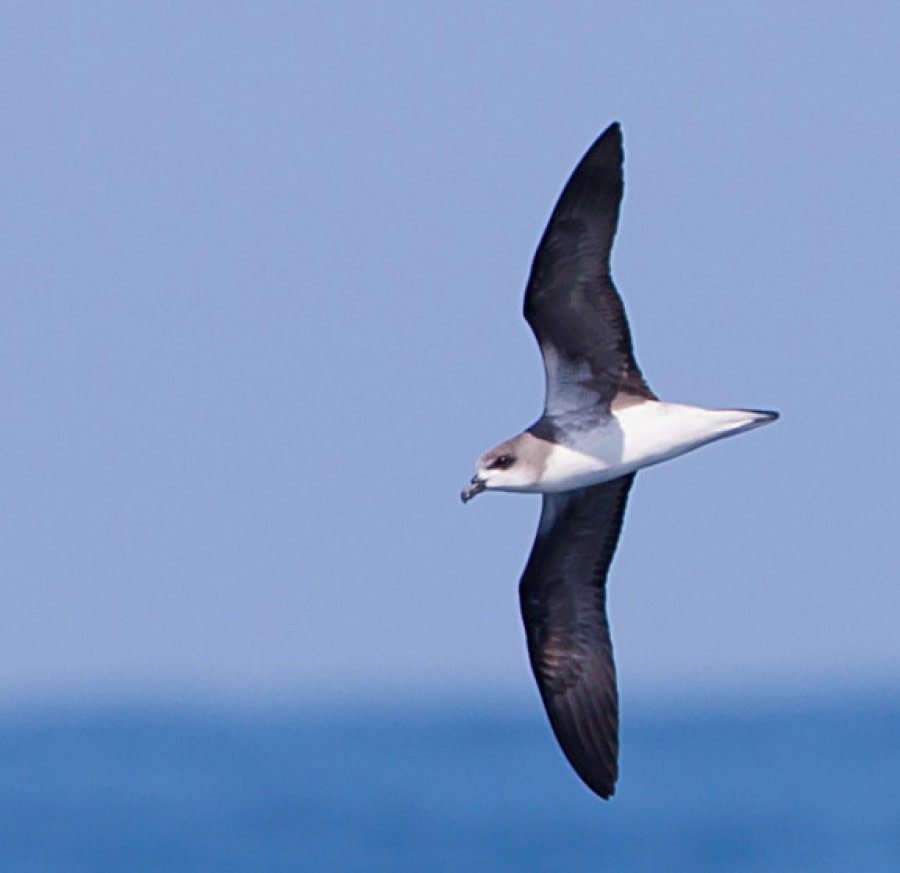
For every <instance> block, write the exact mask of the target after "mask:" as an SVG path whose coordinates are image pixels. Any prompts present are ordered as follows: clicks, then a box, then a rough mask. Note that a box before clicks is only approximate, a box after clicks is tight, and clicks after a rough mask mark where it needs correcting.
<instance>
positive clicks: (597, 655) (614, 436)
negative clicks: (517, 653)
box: [462, 122, 778, 798]
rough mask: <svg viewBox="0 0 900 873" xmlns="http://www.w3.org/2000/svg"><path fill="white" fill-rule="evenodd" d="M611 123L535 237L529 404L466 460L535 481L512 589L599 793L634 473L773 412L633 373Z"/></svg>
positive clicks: (544, 679)
mask: <svg viewBox="0 0 900 873" xmlns="http://www.w3.org/2000/svg"><path fill="white" fill-rule="evenodd" d="M622 161H623V152H622V133H621V130H620V128H619V124H618V123H617V122H616V123H613V124H611V125H610V126H609V127H608V128H607V129H606V130H605V131H604V132H603V133H602V134H601V135H600V137H599V138H598V139H597V140H596V141H595V142H594V144H593V145H592V146H591V147H590V148H589V149H588V151H587V153H586V154H585V156H584V157H583V158H582V159H581V162H580V163H579V164H578V166H577V167H576V168H575V171H574V172H573V173H572V176H571V178H570V179H569V181H568V182H567V183H566V186H565V188H564V189H563V192H562V194H561V195H560V198H559V201H558V202H557V204H556V207H555V208H554V210H553V213H552V215H551V216H550V221H549V223H548V225H547V228H546V230H545V231H544V235H543V237H542V238H541V241H540V244H539V245H538V248H537V252H536V253H535V256H534V261H533V262H532V266H531V275H530V276H529V279H528V285H527V287H526V290H525V311H524V314H525V319H526V320H527V322H528V324H529V325H530V326H531V329H532V330H533V331H534V335H535V337H536V338H537V341H538V345H539V346H540V349H541V355H542V357H543V359H544V373H545V377H546V398H545V403H544V412H543V415H542V416H541V418H540V419H539V420H538V421H537V422H536V423H535V424H534V425H532V426H531V427H529V428H528V429H527V430H525V431H524V432H523V433H520V434H519V435H518V436H516V437H513V438H512V439H510V440H507V441H506V442H503V443H500V445H498V446H496V447H495V448H493V449H491V450H490V451H489V452H487V453H485V454H484V455H482V456H481V458H479V460H478V468H477V469H478V472H477V473H476V474H475V476H473V477H472V480H471V482H470V483H469V485H467V486H466V488H465V489H464V490H463V492H462V499H463V502H466V501H468V500H470V499H471V498H473V497H474V496H475V495H476V494H480V493H481V492H482V491H521V492H525V493H538V494H542V495H543V508H542V511H541V518H540V522H539V524H538V529H537V535H536V537H535V541H534V546H533V547H532V549H531V555H530V557H529V559H528V564H527V565H526V567H525V571H524V573H523V574H522V578H521V581H520V583H519V599H520V606H521V610H522V618H523V620H524V623H525V634H526V638H527V642H528V655H529V658H530V661H531V668H532V670H533V671H534V676H535V679H536V680H537V685H538V689H539V690H540V694H541V698H542V700H543V702H544V707H545V708H546V710H547V715H548V716H549V718H550V724H551V726H552V728H553V732H554V734H555V735H556V739H557V740H558V741H559V744H560V746H561V747H562V750H563V752H564V754H565V756H566V758H568V760H569V763H570V764H571V765H572V767H573V768H574V769H575V771H576V773H578V775H579V776H580V777H581V778H582V779H583V780H584V782H585V783H586V784H587V785H588V787H589V788H591V789H592V790H593V791H595V792H596V793H597V794H599V795H600V796H601V797H603V798H609V797H611V796H612V794H613V792H614V791H615V784H616V779H617V776H618V760H617V759H618V748H619V741H618V723H619V717H618V693H617V691H616V673H615V665H614V664H613V654H612V641H611V639H610V634H609V624H608V621H607V617H606V577H607V572H608V570H609V565H610V562H611V560H612V556H613V552H614V551H615V549H616V543H617V542H618V539H619V533H620V531H621V529H622V517H623V515H624V514H625V503H626V501H627V499H628V491H629V489H630V488H631V484H632V482H633V481H634V477H635V473H636V471H637V470H640V469H642V468H643V467H649V466H651V465H652V464H658V463H660V462H661V461H667V460H669V458H675V457H677V456H678V455H683V454H684V453H685V452H689V451H691V450H692V449H696V448H698V447H699V446H702V445H705V444H706V443H710V442H712V441H713V440H718V439H722V438H724V437H729V436H734V435H735V434H739V433H743V432H744V431H748V430H752V429H753V428H755V427H760V426H761V425H764V424H768V423H769V422H771V421H775V419H776V418H778V414H777V413H776V412H765V411H761V410H755V409H705V408H703V407H700V406H686V405H684V404H681V403H669V402H666V401H662V400H660V399H659V398H658V397H657V396H656V395H655V394H654V393H653V391H651V390H650V388H649V386H648V385H647V382H646V381H645V379H644V377H643V375H642V374H641V371H640V368H639V367H638V365H637V361H636V360H635V356H634V351H633V349H632V343H631V334H630V332H629V329H628V321H627V319H626V317H625V310H624V308H623V306H622V300H621V298H620V297H619V295H618V293H617V292H616V288H615V285H613V281H612V278H611V276H610V267H609V256H610V249H611V248H612V241H613V236H614V235H615V232H616V225H617V223H618V218H619V205H620V203H621V201H622V188H623V182H622Z"/></svg>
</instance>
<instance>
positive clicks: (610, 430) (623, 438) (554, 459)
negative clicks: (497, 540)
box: [536, 400, 772, 492]
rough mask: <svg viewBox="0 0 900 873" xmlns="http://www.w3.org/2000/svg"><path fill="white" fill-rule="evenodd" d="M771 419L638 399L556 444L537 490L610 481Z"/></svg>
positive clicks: (742, 413)
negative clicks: (598, 423)
mask: <svg viewBox="0 0 900 873" xmlns="http://www.w3.org/2000/svg"><path fill="white" fill-rule="evenodd" d="M771 420H772V419H771V416H769V415H766V414H765V413H759V412H753V411H750V410H745V409H703V408H701V407H699V406H684V405H683V404H680V403H661V402H657V401H653V400H648V401H645V402H643V403H637V404H635V405H634V406H628V407H626V408H624V409H620V410H618V411H616V412H614V413H613V415H612V416H611V417H610V419H609V420H608V421H607V422H606V423H605V424H604V425H603V426H602V427H598V428H595V429H593V430H588V431H585V432H583V433H582V434H580V435H576V436H575V437H574V438H573V439H572V440H571V441H570V443H569V445H565V446H563V445H555V446H554V448H553V451H552V452H551V453H550V455H549V457H548V459H547V464H546V466H545V468H544V473H543V476H542V477H541V482H540V485H539V488H538V489H536V490H540V491H542V492H544V491H570V490H572V489H574V488H582V487H584V486H586V485H595V484H597V483H599V482H606V481H608V480H610V479H616V478H618V477H619V476H624V475H625V474H626V473H632V472H634V471H635V470H639V469H641V468H642V467H649V466H651V465H652V464H659V463H660V462H661V461H667V460H668V459H669V458H675V457H677V456H678V455H683V454H684V453H685V452H689V451H691V450H692V449H696V448H698V447H699V446H702V445H705V444H706V443H709V442H712V441H713V440H718V439H722V438H723V437H727V436H733V435H735V434H738V433H742V432H743V431H745V430H750V429H751V428H753V427H759V426H760V425H762V424H766V423H767V422H769V421H771ZM570 433H571V431H570Z"/></svg>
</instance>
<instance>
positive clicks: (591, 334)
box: [525, 123, 655, 417]
mask: <svg viewBox="0 0 900 873" xmlns="http://www.w3.org/2000/svg"><path fill="white" fill-rule="evenodd" d="M622 160H623V156H622V133H621V131H620V129H619V125H618V123H614V124H611V125H610V126H609V127H608V128H607V129H606V130H605V131H604V132H603V134H602V135H601V136H600V137H599V138H598V139H597V141H596V142H595V143H594V144H593V145H592V146H591V147H590V148H589V149H588V151H587V154H585V156H584V157H583V158H582V159H581V163H579V164H578V166H577V167H576V168H575V171H574V172H573V173H572V176H571V178H570V179H569V181H568V182H567V183H566V187H565V188H564V189H563V192H562V194H561V195H560V198H559V201H558V202H557V204H556V207H555V208H554V210H553V214H552V215H551V216H550V221H549V223H548V224H547V229H546V230H545V231H544V235H543V237H542V238H541V242H540V244H539V245H538V249H537V252H536V253H535V256H534V262H533V263H532V266H531V275H530V277H529V279H528V287H527V289H526V291H525V318H526V319H527V321H528V323H529V325H531V329H532V330H533V331H534V334H535V336H536V337H537V341H538V344H539V345H540V347H541V354H542V355H543V358H544V370H545V373H546V378H547V398H546V404H545V408H544V413H545V415H549V416H551V417H552V416H555V415H560V414H565V413H566V412H572V411H575V410H579V409H585V408H586V407H592V406H596V405H598V404H601V405H602V404H609V403H611V402H612V400H613V398H614V397H615V396H616V395H617V394H618V393H619V392H624V393H626V394H632V395H636V396H637V397H645V398H650V399H655V395H654V394H653V392H652V391H651V390H650V389H649V388H648V387H647V383H646V382H645V381H644V378H643V376H642V375H641V371H640V369H639V368H638V365H637V363H636V362H635V359H634V352H633V349H632V344H631V333H630V331H629V329H628V321H627V319H626V317H625V309H624V307H623V306H622V300H621V298H620V297H619V295H618V293H617V291H616V288H615V286H614V285H613V281H612V278H611V277H610V269H609V254H610V250H611V248H612V242H613V237H614V236H615V233H616V225H617V222H618V219H619V204H620V203H621V201H622V189H623V181H622Z"/></svg>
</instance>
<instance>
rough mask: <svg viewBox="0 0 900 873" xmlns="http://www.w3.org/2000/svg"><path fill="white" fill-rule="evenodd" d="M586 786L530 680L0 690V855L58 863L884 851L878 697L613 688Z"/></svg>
mask: <svg viewBox="0 0 900 873" xmlns="http://www.w3.org/2000/svg"><path fill="white" fill-rule="evenodd" d="M623 709H624V712H623V717H622V729H621V746H622V751H621V773H620V781H619V787H618V792H617V794H616V796H615V797H614V798H613V799H612V800H611V801H608V802H605V801H603V800H600V799H599V798H597V797H595V796H594V795H592V794H591V793H590V792H589V791H588V790H587V789H586V788H585V787H584V786H583V785H582V784H581V783H580V782H579V780H578V779H577V777H576V776H575V775H574V773H573V772H572V771H571V769H570V768H569V766H568V764H567V763H566V762H565V760H564V759H563V757H562V755H561V753H560V752H559V750H558V748H557V747H556V744H555V742H554V740H553V737H552V735H551V733H550V729H549V727H548V725H547V724H546V720H545V717H544V715H543V713H542V712H541V711H540V709H539V708H538V707H536V706H535V705H534V701H533V700H528V701H517V702H515V703H514V704H512V705H504V706H499V705H491V704H489V703H488V702H486V701H484V700H473V701H469V702H466V701H465V699H464V698H463V697H455V698H454V699H453V701H449V702H445V703H440V702H436V701H434V700H430V701H427V702H424V701H422V702H417V701H415V700H409V699H406V700H402V701H396V702H392V701H390V700H381V701H378V702H377V704H376V703H373V701H367V702H365V703H359V704H353V703H352V702H349V701H343V702H335V701H332V702H327V701H314V702H313V701H305V702H292V703H289V704H283V705H275V704H272V703H268V704H265V705H260V706H252V705H230V704H226V703H220V704H217V703H216V702H215V701H214V700H206V701H204V702H203V703H202V704H200V703H198V704H194V705H192V704H190V703H187V702H185V701H183V700H182V701H179V702H173V701H170V702H164V701H159V700H157V701H154V702H152V703H141V702H140V701H136V700H131V701H127V702H125V701H116V700H110V701H107V702H98V703H94V704H90V705H87V704H76V703H74V702H73V701H68V702H66V703H64V704H63V703H59V704H53V703H52V702H45V703H42V704H40V705H38V704H20V705H18V706H7V707H5V708H3V709H2V710H0V774H2V778H0V809H2V816H0V859H2V860H3V869H6V870H10V871H16V873H38V871H40V873H51V871H52V873H56V871H59V873H69V871H79V873H80V871H171V873H180V871H192V873H201V871H273V873H280V871H298V870H299V871H323V873H332V871H389V870H417V871H418V870H423V871H456V870H459V871H463V870H467V871H471V870H491V871H548V873H549V871H570V873H572V871H574V873H578V871H606V870H608V871H625V873H627V871H634V873H644V871H647V873H649V871H654V873H656V871H741V873H764V871H766V873H768V871H795V873H805V871H810V873H812V871H816V873H823V871H835V873H837V871H841V873H845V871H849V870H853V871H885V873H887V871H896V870H898V869H900V796H898V791H897V785H898V784H900V698H898V696H897V695H895V694H893V693H891V692H889V691H881V692H878V693H874V692H873V693H871V694H863V695H856V696H852V695H850V696H848V695H835V696H833V697H821V698H817V699H812V700H797V699H793V698H791V697H790V696H789V695H781V696H779V697H778V698H775V699H771V700H765V699H758V698H753V699H748V700H743V699H741V698H740V697H739V696H733V697H731V698H729V699H726V700H724V701H722V702H720V703H711V702H709V701H706V702H701V701H699V700H693V701H691V702H689V703H679V702H678V701H675V700H672V699H669V700H664V701H661V702H658V703H655V704H654V703H647V702H644V703H634V704H627V705H625V706H624V707H623Z"/></svg>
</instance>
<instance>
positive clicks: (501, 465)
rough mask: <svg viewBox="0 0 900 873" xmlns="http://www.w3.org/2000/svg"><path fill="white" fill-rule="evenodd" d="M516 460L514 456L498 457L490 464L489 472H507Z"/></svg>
mask: <svg viewBox="0 0 900 873" xmlns="http://www.w3.org/2000/svg"><path fill="white" fill-rule="evenodd" d="M515 460H516V459H515V458H514V457H513V456H512V455H498V456H497V457H496V458H494V460H493V461H491V462H490V464H488V469H489V470H506V469H507V468H509V467H511V466H512V465H513V464H514V463H515Z"/></svg>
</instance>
